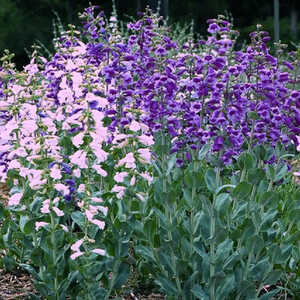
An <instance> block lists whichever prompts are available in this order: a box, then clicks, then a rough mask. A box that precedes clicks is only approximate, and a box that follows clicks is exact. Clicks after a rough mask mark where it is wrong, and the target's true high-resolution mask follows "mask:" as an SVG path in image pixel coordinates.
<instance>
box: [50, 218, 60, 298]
mask: <svg viewBox="0 0 300 300" xmlns="http://www.w3.org/2000/svg"><path fill="white" fill-rule="evenodd" d="M50 219H51V244H52V247H53V249H52V261H53V266H54V274H53V275H54V297H55V299H57V300H59V292H58V281H57V276H56V271H55V269H56V267H55V266H56V239H55V222H54V218H53V213H50Z"/></svg>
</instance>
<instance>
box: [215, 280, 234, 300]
mask: <svg viewBox="0 0 300 300" xmlns="http://www.w3.org/2000/svg"><path fill="white" fill-rule="evenodd" d="M235 284H236V283H235V278H234V274H228V275H227V276H226V277H225V278H224V279H222V280H221V282H219V283H218V285H219V286H218V288H217V293H216V294H217V295H216V296H217V299H227V297H228V295H229V294H230V293H231V292H232V291H233V290H234V289H235Z"/></svg>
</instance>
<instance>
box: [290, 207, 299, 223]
mask: <svg viewBox="0 0 300 300" xmlns="http://www.w3.org/2000/svg"><path fill="white" fill-rule="evenodd" d="M299 219H300V208H294V209H292V210H291V211H290V213H289V214H288V220H289V222H290V223H291V222H298V220H299Z"/></svg>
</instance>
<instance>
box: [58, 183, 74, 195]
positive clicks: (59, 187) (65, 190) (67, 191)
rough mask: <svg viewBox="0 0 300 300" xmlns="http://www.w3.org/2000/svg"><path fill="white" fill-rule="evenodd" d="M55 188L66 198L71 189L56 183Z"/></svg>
mask: <svg viewBox="0 0 300 300" xmlns="http://www.w3.org/2000/svg"><path fill="white" fill-rule="evenodd" d="M54 188H55V189H56V190H57V191H58V192H63V194H64V196H66V195H68V194H69V193H70V191H69V188H68V187H67V186H66V185H64V184H62V183H56V184H55V185H54Z"/></svg>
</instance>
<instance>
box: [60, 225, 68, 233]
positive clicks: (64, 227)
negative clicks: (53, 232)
mask: <svg viewBox="0 0 300 300" xmlns="http://www.w3.org/2000/svg"><path fill="white" fill-rule="evenodd" d="M60 227H61V228H62V230H63V231H65V232H69V229H68V227H67V226H66V225H64V224H60Z"/></svg>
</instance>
